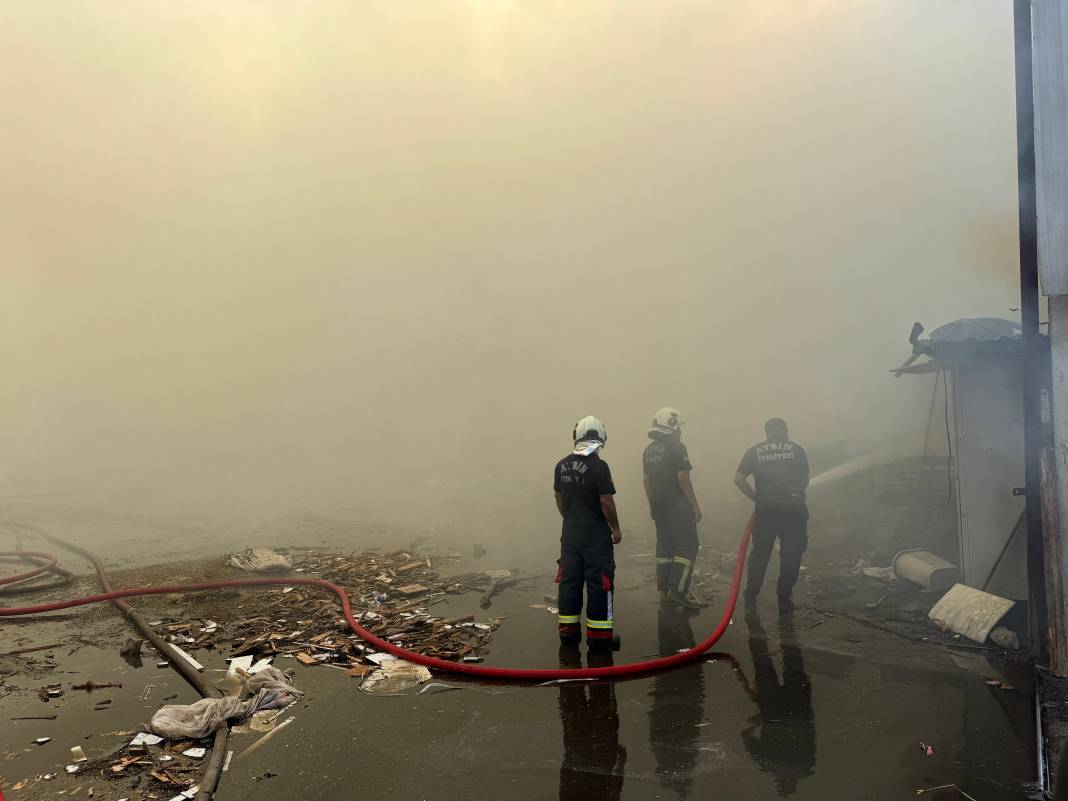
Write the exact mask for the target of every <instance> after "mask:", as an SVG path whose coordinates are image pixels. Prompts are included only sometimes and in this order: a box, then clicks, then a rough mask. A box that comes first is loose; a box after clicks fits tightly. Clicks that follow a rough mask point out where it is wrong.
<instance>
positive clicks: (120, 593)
mask: <svg viewBox="0 0 1068 801" xmlns="http://www.w3.org/2000/svg"><path fill="white" fill-rule="evenodd" d="M752 531H753V520H752V518H750V519H749V522H748V523H747V524H746V527H745V533H744V534H743V535H742V541H741V543H740V544H739V546H738V558H737V560H736V561H735V563H734V576H733V578H732V580H731V591H730V594H729V595H728V597H727V606H726V608H725V609H724V610H723V616H722V617H721V618H720V621H719V625H717V626H716V628H715V629H714V630H713V631H712V633H711V634H710V635H708V637H707V638H706V639H705V640H704V641H703V642H701V643H698V644H697V645H695V646H694V647H693V648H687V649H686V650H685V651H680V652H679V653H677V654H671V655H670V656H662V657H659V658H658V659H649V660H646V661H644V662H632V663H630V664H628V665H613V666H611V667H599V668H573V669H542V668H534V669H530V668H503V667H489V666H486V665H472V664H465V663H461V662H450V661H448V660H447V659H438V658H436V657H433V656H424V655H423V654H417V653H415V652H414V651H408V650H406V649H404V648H400V647H398V646H396V645H394V644H393V643H391V642H389V641H388V640H383V639H382V638H381V637H376V636H375V635H374V634H372V633H371V632H369V631H368V630H367V629H365V628H364V627H363V626H361V625H360V624H359V623H358V622H357V621H356V618H355V617H353V615H352V606H351V604H350V603H349V596H348V594H347V593H346V592H345V590H344V589H343V588H342V587H340V586H338V585H337V584H334V583H333V582H332V581H326V580H325V579H313V578H295V577H286V578H252V579H226V580H223V581H205V582H202V583H199V584H174V585H170V586H163V587H139V588H135V589H128V590H112V589H111V588H110V584H105V589H106V590H107V592H102V593H99V594H97V595H90V596H87V597H85V598H74V599H72V600H69V601H54V602H52V603H46V604H38V605H36V606H24V607H6V608H0V617H16V616H21V615H34V614H38V613H41V612H54V611H56V610H59V609H70V608H72V607H75V606H85V605H87V604H98V603H102V602H104V601H112V602H118V603H119V604H121V606H120V608H121V609H123V611H124V612H125V613H126V614H127V616H130V614H131V613H132V614H135V615H136V614H137V613H136V612H132V610H130V608H129V606H127V605H126V604H125V603H123V602H121V601H120V599H122V598H135V597H137V596H140V595H173V594H177V593H187V592H203V591H205V590H223V589H233V588H236V587H292V586H305V587H319V588H320V589H323V590H326V591H327V592H332V593H333V594H334V595H336V596H337V597H338V600H339V601H341V611H342V614H343V615H344V616H345V622H347V623H348V624H349V628H350V629H352V630H353V632H355V633H356V635H358V636H359V637H360V639H362V640H364V641H365V642H367V643H369V644H370V645H373V646H374V647H375V648H377V649H378V650H380V651H385V652H386V653H388V654H392V655H393V656H396V657H398V658H399V659H405V660H407V661H409V662H415V663H416V664H419V665H425V666H426V667H428V668H433V669H434V670H439V671H442V672H445V673H460V674H464V675H467V676H477V677H480V678H486V679H511V680H517V679H518V680H524V681H550V680H553V679H599V678H605V679H607V678H619V677H622V676H635V675H638V674H641V673H652V672H653V671H657V670H663V669H664V668H668V667H674V666H675V665H681V664H684V663H686V662H691V661H693V660H695V659H697V658H698V657H700V656H701V655H702V654H704V653H705V652H706V651H708V650H709V649H710V648H711V647H712V646H713V645H715V644H716V642H717V641H718V640H719V638H720V637H722V636H723V634H724V632H725V631H726V630H727V627H728V626H729V625H730V622H731V618H732V617H733V616H734V607H735V606H736V605H737V603H738V592H739V590H740V588H741V581H742V568H743V567H744V565H745V554H746V550H747V548H748V547H749V537H750V534H751V533H752ZM64 544H65V543H64ZM68 547H70V546H68ZM72 550H75V551H76V552H78V553H81V554H82V555H83V556H86V555H87V554H88V552H86V551H82V549H80V548H76V547H74V548H72ZM3 555H5V554H3V553H0V556H3ZM91 559H92V561H93V562H94V564H96V563H97V560H96V559H95V557H91ZM98 570H99V568H98ZM117 605H118V604H117ZM153 634H154V632H153ZM153 644H155V643H153Z"/></svg>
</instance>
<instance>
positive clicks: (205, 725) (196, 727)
mask: <svg viewBox="0 0 1068 801" xmlns="http://www.w3.org/2000/svg"><path fill="white" fill-rule="evenodd" d="M245 691H246V692H247V693H248V695H249V697H248V698H246V699H245V700H241V699H240V698H238V697H235V696H224V697H222V698H201V699H200V700H199V701H197V702H195V703H192V704H169V705H167V706H163V707H160V708H159V709H158V710H156V713H155V714H154V715H153V716H152V720H151V721H149V724H148V728H149V729H150V730H151V731H152V733H153V734H156V735H158V736H160V737H166V738H167V739H171V740H173V739H179V738H183V737H184V738H190V739H200V738H203V737H207V736H208V735H209V734H213V733H214V732H215V730H216V729H218V728H219V727H220V726H222V725H224V724H225V723H226V721H228V720H231V719H237V720H244V719H245V718H248V717H250V716H251V715H252V714H253V713H254V712H258V711H260V710H262V709H278V708H280V707H284V706H289V704H291V703H292V702H293V701H295V700H296V699H297V698H299V697H300V696H301V693H300V691H299V690H297V689H296V688H295V687H293V686H292V685H290V684H289V683H288V681H287V679H286V676H285V674H283V673H282V671H280V670H278V669H276V668H266V669H265V670H263V671H261V672H259V673H257V674H256V675H255V676H250V677H249V678H248V680H247V681H246V682H245Z"/></svg>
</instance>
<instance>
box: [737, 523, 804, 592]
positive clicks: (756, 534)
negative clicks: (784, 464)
mask: <svg viewBox="0 0 1068 801" xmlns="http://www.w3.org/2000/svg"><path fill="white" fill-rule="evenodd" d="M776 538H777V539H778V540H779V600H787V599H789V597H790V595H791V593H793V591H794V585H795V584H796V583H797V575H798V573H799V572H800V571H801V556H802V554H804V552H805V548H807V547H808V511H807V510H804V509H801V510H797V509H789V510H766V509H760V508H759V507H758V508H757V511H756V519H755V522H754V525H753V547H752V550H751V551H750V553H749V578H748V581H747V582H746V588H745V594H746V595H747V596H749V597H750V598H755V597H756V595H757V593H759V592H760V586H761V585H762V584H763V583H764V573H766V572H767V569H768V562H769V561H770V559H771V552H772V551H773V550H774V548H775V540H776Z"/></svg>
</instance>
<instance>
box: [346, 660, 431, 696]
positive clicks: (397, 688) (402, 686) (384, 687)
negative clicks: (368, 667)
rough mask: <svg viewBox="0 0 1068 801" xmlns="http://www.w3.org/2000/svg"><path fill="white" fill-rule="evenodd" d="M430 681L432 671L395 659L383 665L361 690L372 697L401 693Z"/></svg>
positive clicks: (366, 681) (363, 684) (361, 685)
mask: <svg viewBox="0 0 1068 801" xmlns="http://www.w3.org/2000/svg"><path fill="white" fill-rule="evenodd" d="M428 681H430V671H429V670H427V669H426V668H425V667H423V666H422V665H416V664H413V663H412V662H405V661H403V660H401V659H394V660H392V661H387V662H384V663H383V664H382V667H381V668H379V669H378V670H376V671H375V672H374V673H371V674H370V675H369V676H367V678H365V679H364V680H363V682H362V683H361V684H360V689H361V690H362V691H363V692H365V693H369V694H371V695H381V694H385V693H395V692H401V691H402V690H409V689H411V688H412V687H417V686H419V685H420V684H424V683H425V682H428Z"/></svg>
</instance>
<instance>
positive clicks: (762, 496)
mask: <svg viewBox="0 0 1068 801" xmlns="http://www.w3.org/2000/svg"><path fill="white" fill-rule="evenodd" d="M738 472H739V473H741V474H742V475H743V476H753V481H754V484H755V488H756V519H755V523H754V526H753V547H752V551H751V552H750V554H749V575H748V579H747V581H746V588H745V594H746V596H747V597H748V598H749V599H750V600H753V599H755V598H756V596H757V594H758V593H759V592H760V586H761V585H762V584H763V583H764V574H765V573H766V572H767V569H768V561H769V560H770V559H771V552H772V551H773V550H774V548H775V540H776V539H778V540H779V586H778V592H779V601H780V603H782V602H784V601H789V600H790V595H791V594H792V593H793V590H794V585H795V584H797V576H798V574H799V573H800V571H801V557H802V555H803V554H804V553H805V549H806V548H807V547H808V505H807V503H806V502H805V489H806V488H807V487H808V455H807V454H806V453H805V449H804V448H802V447H801V446H800V445H798V444H797V443H796V442H790V441H789V440H784V441H782V442H772V441H768V442H762V443H760V444H759V445H754V446H753V447H752V448H750V449H749V450H748V451H746V452H745V456H743V457H742V462H741V464H739V465H738Z"/></svg>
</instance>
